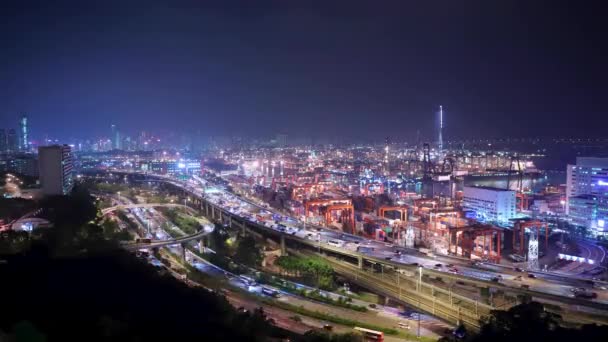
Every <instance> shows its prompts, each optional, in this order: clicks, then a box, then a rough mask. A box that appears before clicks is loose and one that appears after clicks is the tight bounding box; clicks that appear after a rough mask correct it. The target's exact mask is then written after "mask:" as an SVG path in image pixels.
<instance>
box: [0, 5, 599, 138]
mask: <svg viewBox="0 0 608 342" xmlns="http://www.w3.org/2000/svg"><path fill="white" fill-rule="evenodd" d="M1 6H2V8H1V12H2V13H1V14H0V16H2V20H1V23H0V25H1V26H0V28H1V30H0V37H1V40H2V42H3V44H4V49H3V53H2V56H1V57H0V58H1V61H2V65H1V66H0V70H1V71H2V72H1V74H2V77H0V88H2V89H3V91H2V93H1V94H0V104H1V106H0V115H2V119H3V120H6V119H8V118H9V117H11V116H12V115H14V114H13V113H27V115H29V117H30V118H31V121H32V122H36V123H37V124H36V126H34V127H35V129H34V131H33V133H35V135H36V136H37V139H41V138H42V137H43V136H44V135H45V134H46V135H51V136H54V137H58V138H61V139H68V138H73V137H75V138H82V135H100V134H105V132H106V131H107V127H109V125H110V124H111V123H113V124H117V125H119V126H120V127H122V128H123V129H124V130H127V131H134V132H136V131H139V130H146V131H154V132H159V133H160V132H165V133H166V132H169V131H173V132H178V133H180V134H181V133H183V134H185V133H196V132H198V131H199V130H200V131H201V132H202V133H203V134H208V135H215V136H232V135H239V136H248V137H260V136H263V135H268V134H275V133H277V132H283V133H286V134H289V135H291V136H292V137H311V138H322V139H325V138H327V137H328V136H336V137H340V138H344V139H347V140H348V141H352V142H355V141H357V140H358V139H384V137H386V136H391V137H394V138H395V139H397V138H400V139H404V140H405V139H410V140H415V137H416V134H417V131H421V134H422V136H423V137H426V138H427V139H429V138H430V137H431V136H434V135H435V134H436V133H435V131H434V127H435V125H436V122H437V114H436V113H437V111H438V106H439V105H443V106H444V110H445V113H446V117H445V127H446V133H445V134H446V137H448V138H458V139H460V138H465V137H469V136H475V137H480V138H489V137H508V136H511V137H536V136H552V137H554V136H566V137H571V136H573V137H581V136H585V137H587V136H591V137H597V136H603V135H605V134H604V132H605V131H604V129H603V126H602V125H595V124H592V123H597V122H600V121H602V119H603V118H604V116H605V113H604V109H603V104H602V103H601V100H600V99H602V98H604V97H606V90H607V89H606V85H605V82H603V80H604V79H605V78H606V76H608V75H607V74H606V67H605V65H604V61H605V57H606V40H605V39H604V38H605V37H604V36H603V34H602V33H601V32H602V30H600V28H601V25H602V22H601V20H602V19H601V16H600V15H599V13H601V11H600V10H599V7H598V6H599V2H586V4H585V6H569V5H568V4H567V2H562V1H551V2H542V1H535V2H529V1H509V2H500V3H498V2H494V1H491V2H490V1H459V2H452V1H425V2H408V1H386V2H383V3H382V5H379V4H377V3H371V2H365V1H336V2H306V3H303V2H300V3H294V2H284V1H260V2H259V1H256V2H250V1H227V2H223V1H219V2H218V1H215V2H200V1H179V2H171V1H128V2H124V1H104V2H97V3H90V2H78V1H63V0H62V1H56V2H53V3H48V2H45V1H34V2H4V3H3V4H2V5H1ZM372 128H373V129H372Z"/></svg>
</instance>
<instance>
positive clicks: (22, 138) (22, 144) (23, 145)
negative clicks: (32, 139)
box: [19, 115, 30, 152]
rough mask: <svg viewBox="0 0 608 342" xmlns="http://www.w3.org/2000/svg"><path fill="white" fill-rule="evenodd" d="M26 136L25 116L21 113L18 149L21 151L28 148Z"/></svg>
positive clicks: (25, 150)
mask: <svg viewBox="0 0 608 342" xmlns="http://www.w3.org/2000/svg"><path fill="white" fill-rule="evenodd" d="M28 138H29V136H28V129H27V116H25V115H23V116H22V117H21V120H19V150H21V151H22V152H27V151H29V149H30V148H29V147H30V145H29V141H28Z"/></svg>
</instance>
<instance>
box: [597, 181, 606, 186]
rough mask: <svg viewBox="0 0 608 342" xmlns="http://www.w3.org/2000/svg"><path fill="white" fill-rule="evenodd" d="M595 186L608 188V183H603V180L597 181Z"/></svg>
mask: <svg viewBox="0 0 608 342" xmlns="http://www.w3.org/2000/svg"><path fill="white" fill-rule="evenodd" d="M597 185H599V186H608V182H605V181H603V180H599V181H597Z"/></svg>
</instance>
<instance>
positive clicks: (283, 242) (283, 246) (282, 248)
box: [281, 235, 287, 256]
mask: <svg viewBox="0 0 608 342" xmlns="http://www.w3.org/2000/svg"><path fill="white" fill-rule="evenodd" d="M285 255H287V251H286V249H285V236H283V235H281V256H285Z"/></svg>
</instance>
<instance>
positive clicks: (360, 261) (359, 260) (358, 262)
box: [357, 255, 363, 270]
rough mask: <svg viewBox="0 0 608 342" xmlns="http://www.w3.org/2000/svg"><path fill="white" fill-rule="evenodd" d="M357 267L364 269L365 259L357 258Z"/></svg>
mask: <svg viewBox="0 0 608 342" xmlns="http://www.w3.org/2000/svg"><path fill="white" fill-rule="evenodd" d="M357 266H359V269H361V270H362V269H363V257H362V256H360V255H359V256H357Z"/></svg>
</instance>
